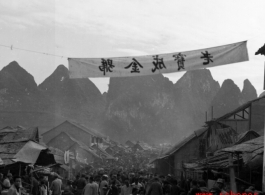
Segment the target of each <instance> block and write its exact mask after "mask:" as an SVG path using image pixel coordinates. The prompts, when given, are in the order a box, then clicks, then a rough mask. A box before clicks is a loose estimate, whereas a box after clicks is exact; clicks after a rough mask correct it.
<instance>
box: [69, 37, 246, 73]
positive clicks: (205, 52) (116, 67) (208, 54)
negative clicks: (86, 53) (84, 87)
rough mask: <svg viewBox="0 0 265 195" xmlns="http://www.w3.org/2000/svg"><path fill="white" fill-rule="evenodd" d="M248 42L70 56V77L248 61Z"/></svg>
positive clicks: (143, 71)
mask: <svg viewBox="0 0 265 195" xmlns="http://www.w3.org/2000/svg"><path fill="white" fill-rule="evenodd" d="M246 44H247V42H246V41H243V42H239V43H233V44H229V45H223V46H219V47H212V48H207V49H200V50H194V51H186V52H176V53H171V54H160V55H148V56H134V57H119V58H69V59H68V61H69V72H70V78H87V77H129V76H143V75H152V74H159V73H171V72H179V71H187V70H195V69H200V68H207V67H214V66H220V65H226V64H232V63H237V62H244V61H248V60H249V59H248V52H247V47H246Z"/></svg>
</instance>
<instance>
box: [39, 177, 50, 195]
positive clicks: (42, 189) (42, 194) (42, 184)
mask: <svg viewBox="0 0 265 195" xmlns="http://www.w3.org/2000/svg"><path fill="white" fill-rule="evenodd" d="M39 189H40V195H48V188H47V186H46V184H45V181H44V180H41V182H40V186H39Z"/></svg>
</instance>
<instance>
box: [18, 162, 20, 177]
mask: <svg viewBox="0 0 265 195" xmlns="http://www.w3.org/2000/svg"><path fill="white" fill-rule="evenodd" d="M18 175H19V177H20V176H21V163H19V173H18Z"/></svg>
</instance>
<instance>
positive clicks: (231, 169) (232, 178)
mask: <svg viewBox="0 0 265 195" xmlns="http://www.w3.org/2000/svg"><path fill="white" fill-rule="evenodd" d="M229 172H230V187H231V190H232V192H237V190H236V181H235V171H234V165H233V153H232V154H230V155H229Z"/></svg>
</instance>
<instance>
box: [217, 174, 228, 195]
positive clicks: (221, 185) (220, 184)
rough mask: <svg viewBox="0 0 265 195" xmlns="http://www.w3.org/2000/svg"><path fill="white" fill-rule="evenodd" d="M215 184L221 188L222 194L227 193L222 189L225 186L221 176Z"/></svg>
mask: <svg viewBox="0 0 265 195" xmlns="http://www.w3.org/2000/svg"><path fill="white" fill-rule="evenodd" d="M216 186H217V187H218V188H219V189H220V190H221V193H222V194H227V192H226V191H225V190H224V187H225V181H224V179H221V178H219V179H217V181H216Z"/></svg>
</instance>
